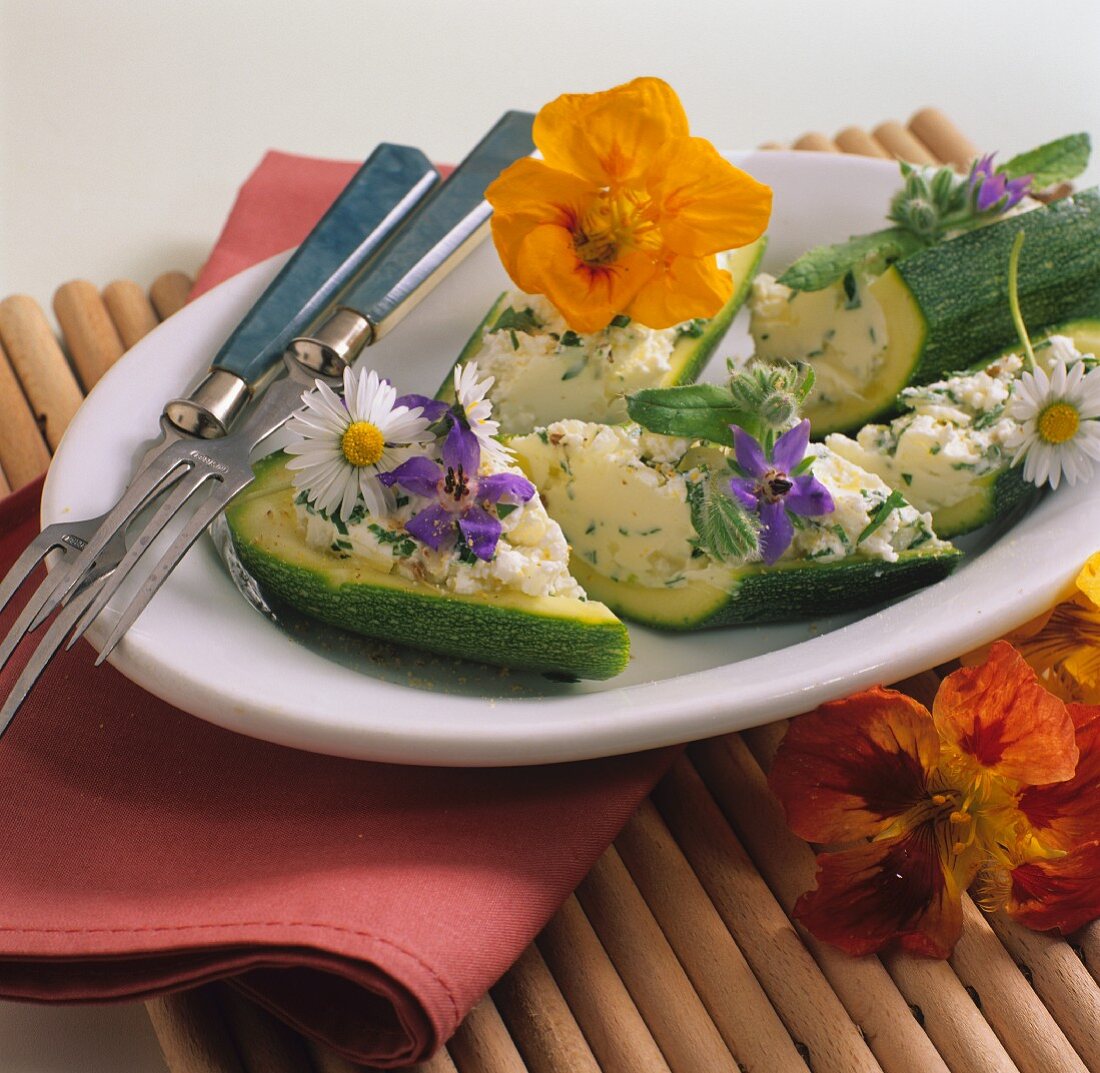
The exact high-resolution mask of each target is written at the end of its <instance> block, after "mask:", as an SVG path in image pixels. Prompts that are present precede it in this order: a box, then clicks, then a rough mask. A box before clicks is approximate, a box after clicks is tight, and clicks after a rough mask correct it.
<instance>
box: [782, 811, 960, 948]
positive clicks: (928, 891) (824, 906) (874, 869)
mask: <svg viewBox="0 0 1100 1073" xmlns="http://www.w3.org/2000/svg"><path fill="white" fill-rule="evenodd" d="M935 841H936V840H935V835H934V832H933V829H932V827H931V826H930V825H927V824H923V825H921V826H920V827H918V828H916V829H914V830H913V831H910V832H909V833H908V834H905V835H902V836H901V837H899V838H890V839H884V840H883V841H881V842H870V843H868V844H867V845H862V846H856V847H855V848H853V849H847V850H841V851H840V852H839V853H823V854H821V855H820V856H819V857H818V858H817V864H818V872H817V888H816V889H815V890H812V891H810V892H809V893H807V894H803V895H802V897H801V898H799V899H798V902H797V903H796V904H795V907H794V915H795V917H796V918H797V919H798V920H800V921H801V922H802V923H803V924H804V925H805V926H806V927H807V928H808V929H809V930H810V932H811V933H812V934H813V935H815V936H817V938H818V939H822V940H824V941H825V942H827V943H832V944H833V945H834V946H838V947H840V949H841V950H843V951H845V952H846V953H849V954H855V955H857V956H858V955H862V954H871V953H874V952H875V951H876V950H881V949H882V948H883V947H884V946H886V945H888V944H889V943H891V942H892V941H894V940H900V942H901V945H902V946H903V947H905V948H906V949H907V950H912V951H914V952H916V953H920V954H925V955H927V956H929V957H939V958H944V957H947V956H948V955H949V954H950V953H951V951H952V949H953V948H954V946H955V943H956V942H957V941H958V938H959V934H960V932H961V930H962V903H961V896H960V893H959V885H958V884H957V883H956V880H955V877H954V876H953V875H952V874H951V872H949V871H945V870H944V868H943V865H942V862H941V860H940V856H939V853H938V852H937V850H936V844H935Z"/></svg>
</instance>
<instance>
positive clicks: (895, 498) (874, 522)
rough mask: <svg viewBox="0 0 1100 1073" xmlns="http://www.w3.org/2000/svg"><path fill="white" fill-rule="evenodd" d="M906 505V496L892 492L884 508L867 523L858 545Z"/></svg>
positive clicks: (877, 511)
mask: <svg viewBox="0 0 1100 1073" xmlns="http://www.w3.org/2000/svg"><path fill="white" fill-rule="evenodd" d="M905 505H906V502H905V496H903V495H902V494H901V492H897V491H894V492H891V493H890V494H889V495H888V496H887V497H886V499H885V501H884V502H883V504H882V506H880V507H879V508H878V510H876V511H875V514H874V517H873V518H872V519H871V520H870V521H869V522H868V523H867V525H866V527H865V528H864V530H863V532H862V533H860V534H859V537H858V538H857V539H856V543H857V544H862V543H863V542H864V541H865V540H866V539H867V538H868V537H869V536H870V535H871V534H872V533H873V532H874V531H875V530H876V529H878V528H879V527H880V526H881V525H882V524H883V523H884V522H885V521H886V519H887V518H889V517H890V515H891V514H893V513H894V511H895V510H897V509H898V508H899V507H904V506H905Z"/></svg>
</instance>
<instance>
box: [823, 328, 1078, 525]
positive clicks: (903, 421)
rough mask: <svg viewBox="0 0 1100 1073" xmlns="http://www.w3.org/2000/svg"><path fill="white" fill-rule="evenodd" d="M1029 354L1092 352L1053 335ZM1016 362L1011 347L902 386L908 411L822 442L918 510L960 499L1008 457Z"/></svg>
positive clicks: (1043, 358)
mask: <svg viewBox="0 0 1100 1073" xmlns="http://www.w3.org/2000/svg"><path fill="white" fill-rule="evenodd" d="M1036 360H1037V361H1038V362H1039V363H1040V364H1043V365H1045V366H1046V367H1048V368H1049V366H1050V364H1051V363H1052V362H1053V361H1064V362H1066V363H1067V364H1072V363H1073V362H1075V361H1082V360H1085V361H1088V362H1090V363H1092V362H1094V360H1095V359H1094V358H1093V357H1092V355H1091V354H1089V355H1083V354H1081V353H1079V352H1078V351H1077V349H1076V348H1075V347H1074V345H1073V341H1072V340H1071V339H1069V338H1067V337H1066V336H1060V335H1055V336H1051V337H1050V339H1049V340H1047V341H1045V342H1043V343H1040V344H1038V345H1037V347H1036ZM1023 368H1024V363H1023V359H1022V358H1021V357H1020V356H1019V355H1018V354H1008V355H1005V356H1003V357H1001V358H998V359H997V360H996V361H995V362H993V363H991V364H990V365H988V366H986V367H985V368H984V369H981V370H979V371H978V372H975V373H969V374H960V375H958V376H952V377H949V378H947V379H945V380H939V381H937V382H935V383H933V384H925V385H923V386H920V387H911V388H906V389H905V390H904V391H903V392H902V393H901V395H900V401H901V403H902V405H903V406H905V407H906V408H907V410H908V412H907V413H905V414H903V415H902V416H901V417H898V418H895V420H894V421H892V422H891V423H890V424H889V425H865V426H864V427H863V428H862V429H860V431H859V433H858V434H857V436H856V438H855V439H854V440H853V439H851V438H849V437H848V436H843V435H840V434H839V433H837V434H834V435H831V436H829V437H827V439H826V442H827V443H828V445H829V447H830V448H832V450H834V451H836V452H837V453H838V454H840V455H843V457H845V458H847V459H849V460H850V461H852V462H854V463H855V464H856V465H858V466H861V467H862V468H863V469H865V470H868V471H870V472H872V473H876V474H878V475H879V476H880V477H881V478H882V479H883V480H884V481H886V483H887V484H889V485H890V486H891V487H893V488H896V489H898V490H899V491H901V492H902V493H903V494H904V495H905V496H906V498H908V499H909V500H910V501H911V502H912V503H913V504H914V506H916V507H919V508H920V509H921V510H926V511H938V510H942V509H944V508H946V507H951V506H954V505H955V504H957V503H962V502H963V501H964V500H966V499H968V498H969V497H970V496H972V495H974V494H976V493H977V492H978V491H979V485H980V482H981V481H982V479H983V478H986V477H988V476H989V474H991V473H995V472H998V471H1000V470H1003V469H1005V468H1007V467H1008V466H1009V465H1010V464H1011V457H1010V455H1009V453H1008V451H1007V449H1006V447H1005V444H1006V443H1007V442H1009V440H1010V438H1011V437H1012V435H1013V433H1015V432H1016V431H1017V429H1018V428H1019V425H1018V423H1017V422H1016V421H1014V420H1013V419H1012V418H1011V417H1009V416H1008V411H1009V409H1010V407H1009V402H1010V400H1011V398H1012V393H1013V389H1014V387H1015V385H1016V382H1017V380H1018V379H1019V377H1020V374H1021V373H1022V372H1023Z"/></svg>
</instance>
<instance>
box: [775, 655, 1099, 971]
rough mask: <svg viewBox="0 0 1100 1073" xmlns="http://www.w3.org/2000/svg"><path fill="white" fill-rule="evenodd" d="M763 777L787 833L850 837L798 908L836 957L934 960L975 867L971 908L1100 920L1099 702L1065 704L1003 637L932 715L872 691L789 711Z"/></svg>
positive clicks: (828, 839) (952, 678)
mask: <svg viewBox="0 0 1100 1073" xmlns="http://www.w3.org/2000/svg"><path fill="white" fill-rule="evenodd" d="M1079 758H1080V759H1079ZM769 779H770V782H771V786H772V789H773V790H774V791H775V793H776V794H777V796H778V797H779V799H780V800H781V801H782V802H783V806H784V808H785V809H786V813H787V821H788V823H789V824H790V826H791V828H792V830H794V832H795V833H796V834H798V835H800V836H801V837H802V838H805V839H807V840H809V841H813V842H825V843H847V845H846V846H844V847H843V848H840V849H838V850H836V851H834V852H827V853H822V854H820V855H819V856H818V874H817V881H818V883H817V888H816V889H815V890H812V891H810V892H808V893H806V894H804V895H803V896H802V897H801V898H800V899H799V901H798V904H797V905H796V906H795V915H796V916H797V917H798V918H799V919H800V920H801V921H802V922H803V923H804V924H805V925H806V927H807V928H809V930H810V931H811V932H812V933H813V934H814V935H816V936H818V937H819V938H821V939H823V940H825V941H827V942H831V943H833V944H835V945H836V946H839V947H840V948H842V949H843V950H846V951H848V952H849V953H852V954H867V953H871V952H873V951H876V950H879V949H881V948H882V947H883V946H885V945H887V944H888V943H890V942H892V941H895V940H896V941H899V942H900V943H901V945H902V946H903V947H905V948H906V949H909V950H913V951H916V952H919V953H922V954H928V955H931V956H933V957H947V956H948V955H949V954H950V953H951V950H952V949H953V947H954V945H955V942H956V940H957V939H958V937H959V933H960V929H961V926H962V903H961V897H962V892H963V891H965V890H966V889H967V888H968V887H969V886H970V884H971V883H972V882H973V881H974V880H975V878H977V877H979V873H980V881H981V886H982V889H983V896H982V898H981V900H982V902H983V904H986V905H988V906H990V907H992V906H994V905H996V906H1003V907H1004V908H1005V909H1006V910H1007V911H1008V912H1009V913H1011V914H1013V915H1014V916H1016V917H1017V918H1018V919H1020V920H1021V921H1022V922H1023V923H1025V924H1027V925H1029V926H1031V927H1036V928H1041V929H1048V928H1059V929H1061V930H1063V931H1069V930H1072V929H1074V928H1076V927H1079V926H1080V925H1082V924H1084V923H1085V922H1086V921H1088V920H1091V919H1093V918H1095V917H1096V916H1100V708H1089V707H1085V706H1084V705H1071V706H1069V707H1067V706H1066V705H1065V704H1064V703H1063V702H1062V701H1061V700H1060V699H1058V698H1057V697H1055V696H1054V695H1053V694H1051V693H1049V692H1048V691H1047V690H1046V689H1044V688H1043V686H1042V685H1041V684H1040V683H1039V681H1038V679H1037V677H1036V675H1035V673H1034V671H1032V670H1031V668H1030V667H1029V666H1028V665H1027V663H1025V662H1024V660H1023V659H1022V658H1021V656H1020V655H1019V653H1018V652H1017V651H1016V650H1015V649H1014V648H1013V647H1012V646H1011V645H1009V644H1006V643H1005V642H1003V641H999V642H997V643H996V644H994V645H993V647H992V649H991V650H990V653H989V658H988V659H987V660H986V662H985V663H983V664H982V665H981V666H978V667H964V668H963V669H962V670H958V671H956V672H955V673H954V674H951V675H949V676H948V677H947V678H945V679H944V681H943V682H942V684H941V685H940V690H939V693H938V694H937V696H936V699H935V703H934V705H933V708H932V712H931V713H930V712H929V711H928V710H927V709H926V708H925V707H924V706H923V705H921V704H919V703H918V702H917V701H915V700H912V699H911V698H909V697H907V696H905V695H904V694H902V693H897V692H894V691H892V690H887V689H872V690H868V691H866V692H863V693H859V694H856V695H855V696H852V697H849V698H847V699H846V700H841V701H835V702H833V703H831V704H825V705H822V706H821V707H820V708H818V709H817V710H816V711H814V712H810V713H809V714H807V715H803V716H799V717H798V718H796V719H794V720H793V721H792V723H791V727H790V730H789V731H788V733H787V735H786V737H785V738H784V740H783V743H782V745H781V746H780V749H779V752H778V754H777V755H776V759H775V763H774V765H773V767H772V770H771V774H770V776H769Z"/></svg>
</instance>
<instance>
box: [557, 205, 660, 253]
mask: <svg viewBox="0 0 1100 1073" xmlns="http://www.w3.org/2000/svg"><path fill="white" fill-rule="evenodd" d="M660 241H661V239H660V234H659V233H658V231H657V223H656V219H655V217H654V214H653V211H652V203H651V202H650V200H649V199H648V198H645V197H642V196H639V195H636V194H632V193H631V192H630V191H622V192H620V193H617V194H613V193H611V192H610V191H608V190H604V191H601V192H600V194H599V196H598V197H596V199H595V200H594V201H593V202H592V203H591V204H590V205H589V206H588V207H587V208H586V209H585V211H584V212H583V213H582V214H581V215H580V217H578V219H577V222H576V224H575V226H574V228H573V249H574V250H575V251H576V254H577V256H578V257H579V258H580V259H581V260H582V261H583V262H584V263H585V264H586V265H589V266H590V267H597V266H599V265H608V264H612V263H614V262H615V261H617V260H618V259H619V257H620V256H621V255H622V254H623V253H624V252H625V251H628V250H637V249H649V248H653V249H654V250H656V249H657V248H658V247H659V246H660Z"/></svg>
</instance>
